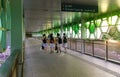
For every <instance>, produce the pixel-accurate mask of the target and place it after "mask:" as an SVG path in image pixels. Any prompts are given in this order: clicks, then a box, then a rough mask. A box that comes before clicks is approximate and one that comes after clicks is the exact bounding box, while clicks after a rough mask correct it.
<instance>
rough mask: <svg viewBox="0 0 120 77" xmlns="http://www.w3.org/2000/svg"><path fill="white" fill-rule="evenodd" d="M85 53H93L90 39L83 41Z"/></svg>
mask: <svg viewBox="0 0 120 77" xmlns="http://www.w3.org/2000/svg"><path fill="white" fill-rule="evenodd" d="M85 53H87V54H90V55H92V53H93V49H92V41H91V40H86V41H85Z"/></svg>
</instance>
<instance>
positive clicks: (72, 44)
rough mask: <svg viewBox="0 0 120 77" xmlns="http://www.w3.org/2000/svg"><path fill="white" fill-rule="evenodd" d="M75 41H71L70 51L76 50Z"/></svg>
mask: <svg viewBox="0 0 120 77" xmlns="http://www.w3.org/2000/svg"><path fill="white" fill-rule="evenodd" d="M75 46H76V45H75V40H73V39H72V40H71V49H73V50H76V47H75Z"/></svg>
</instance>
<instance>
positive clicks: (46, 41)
mask: <svg viewBox="0 0 120 77" xmlns="http://www.w3.org/2000/svg"><path fill="white" fill-rule="evenodd" d="M48 45H49V46H50V53H53V52H54V50H56V51H57V53H61V52H62V50H61V48H62V47H63V48H64V50H65V51H64V52H65V53H66V52H67V37H66V34H65V33H63V37H61V35H60V34H59V33H57V36H56V37H54V36H53V34H52V33H51V34H49V35H48V37H46V34H43V37H42V49H44V50H47V49H48Z"/></svg>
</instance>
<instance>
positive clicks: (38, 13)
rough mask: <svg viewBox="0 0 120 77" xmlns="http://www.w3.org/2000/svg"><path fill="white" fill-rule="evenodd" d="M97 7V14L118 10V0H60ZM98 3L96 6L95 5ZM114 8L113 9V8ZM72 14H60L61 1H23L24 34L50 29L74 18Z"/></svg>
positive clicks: (119, 3) (119, 5) (119, 4)
mask: <svg viewBox="0 0 120 77" xmlns="http://www.w3.org/2000/svg"><path fill="white" fill-rule="evenodd" d="M63 1H64V2H69V3H74V2H77V3H80V4H88V5H98V7H99V13H100V12H107V11H108V10H113V9H118V8H119V7H120V0H62V2H63ZM97 3H98V4H97ZM113 6H114V7H113ZM74 14H75V13H74V12H61V0H24V21H25V26H26V32H38V31H40V30H43V29H46V28H51V27H52V26H53V23H58V24H59V23H60V21H61V20H62V21H65V20H66V18H71V17H73V16H74Z"/></svg>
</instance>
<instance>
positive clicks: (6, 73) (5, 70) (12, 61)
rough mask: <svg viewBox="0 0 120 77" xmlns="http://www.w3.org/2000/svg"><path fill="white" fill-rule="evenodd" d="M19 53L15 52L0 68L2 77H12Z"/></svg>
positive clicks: (0, 76)
mask: <svg viewBox="0 0 120 77" xmlns="http://www.w3.org/2000/svg"><path fill="white" fill-rule="evenodd" d="M18 54H19V51H14V52H13V53H12V54H11V55H10V56H9V57H8V58H7V60H6V61H5V62H4V63H3V64H2V66H1V68H0V77H10V74H12V72H13V71H14V68H15V65H16V63H17V58H18Z"/></svg>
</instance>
